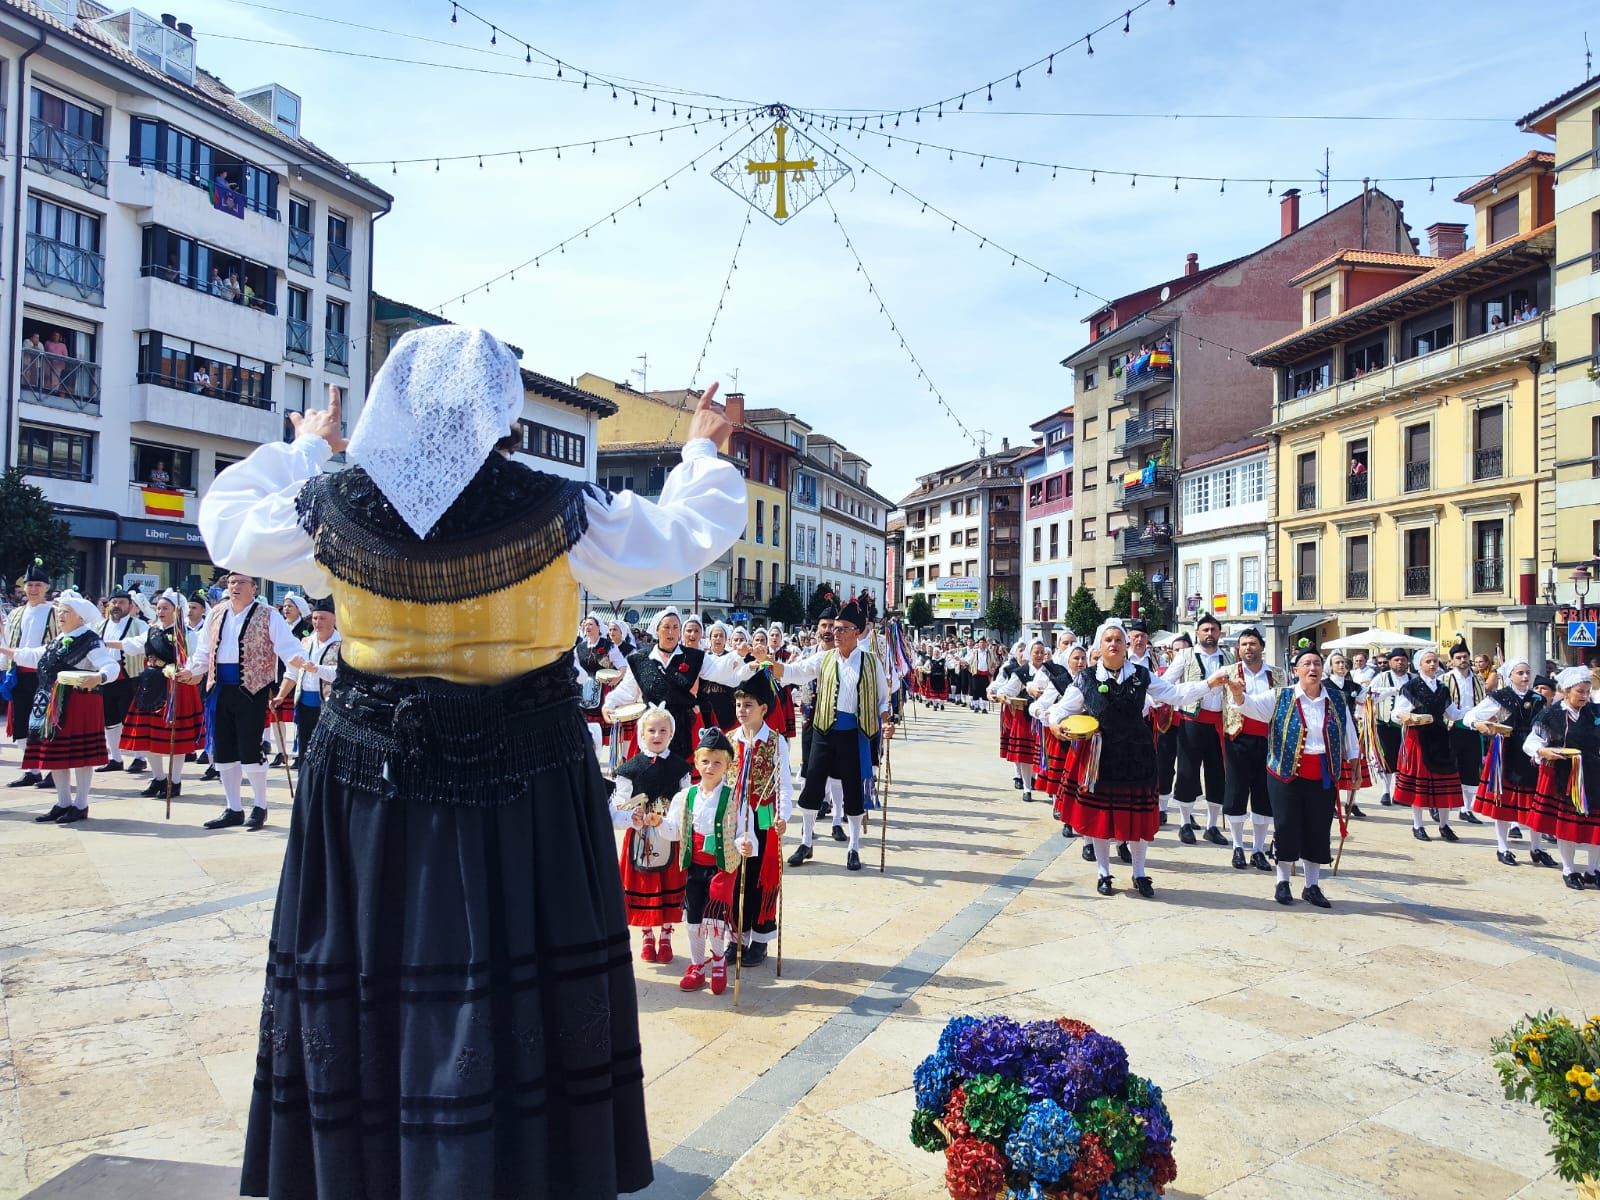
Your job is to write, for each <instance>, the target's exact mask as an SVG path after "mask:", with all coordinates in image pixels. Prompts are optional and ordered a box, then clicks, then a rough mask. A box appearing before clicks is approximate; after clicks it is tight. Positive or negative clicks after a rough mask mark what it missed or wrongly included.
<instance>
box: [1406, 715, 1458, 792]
mask: <svg viewBox="0 0 1600 1200" xmlns="http://www.w3.org/2000/svg"><path fill="white" fill-rule="evenodd" d="M1394 802H1395V803H1396V804H1398V805H1401V806H1402V807H1404V806H1407V805H1409V806H1410V807H1412V808H1451V809H1454V808H1460V807H1461V776H1459V775H1457V774H1456V773H1455V769H1454V768H1452V769H1450V770H1449V771H1435V770H1433V769H1431V768H1430V767H1429V766H1428V764H1427V763H1426V762H1425V761H1423V757H1422V747H1421V746H1420V745H1418V744H1417V732H1416V730H1415V729H1412V728H1410V727H1407V728H1406V730H1405V736H1404V738H1403V739H1402V740H1401V742H1400V764H1399V770H1398V771H1397V772H1396V774H1395V780H1394Z"/></svg>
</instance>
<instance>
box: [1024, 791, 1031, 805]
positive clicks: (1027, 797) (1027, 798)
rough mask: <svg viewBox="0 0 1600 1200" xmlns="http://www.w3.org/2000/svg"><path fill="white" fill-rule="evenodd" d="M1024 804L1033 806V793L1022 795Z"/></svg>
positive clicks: (1025, 792) (1026, 792) (1027, 792)
mask: <svg viewBox="0 0 1600 1200" xmlns="http://www.w3.org/2000/svg"><path fill="white" fill-rule="evenodd" d="M1022 802H1023V803H1024V804H1032V803H1033V793H1032V792H1030V791H1024V792H1023V793H1022Z"/></svg>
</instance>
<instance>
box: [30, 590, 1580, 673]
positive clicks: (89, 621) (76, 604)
mask: <svg viewBox="0 0 1600 1200" xmlns="http://www.w3.org/2000/svg"><path fill="white" fill-rule="evenodd" d="M56 603H57V604H58V605H60V606H61V607H62V608H70V609H71V610H72V611H73V612H74V613H76V614H77V615H78V620H80V621H82V622H83V623H84V624H85V625H87V626H88V627H89V628H91V629H93V628H94V627H95V626H96V625H98V624H99V623H100V618H101V613H100V609H99V608H98V607H97V606H96V605H95V603H94V601H92V600H86V599H85V598H84V597H83V596H82V595H80V594H79V593H78V591H77V590H76V589H74V588H68V589H67V590H66V591H64V592H62V593H61V594H60V595H59V596H57V597H56ZM1584 678H1586V679H1587V678H1588V676H1587V675H1585V676H1584Z"/></svg>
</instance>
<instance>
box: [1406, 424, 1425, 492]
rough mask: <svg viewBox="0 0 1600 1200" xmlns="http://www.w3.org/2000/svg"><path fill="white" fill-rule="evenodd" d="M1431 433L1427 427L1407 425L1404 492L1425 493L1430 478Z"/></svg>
mask: <svg viewBox="0 0 1600 1200" xmlns="http://www.w3.org/2000/svg"><path fill="white" fill-rule="evenodd" d="M1431 441H1432V431H1431V430H1430V429H1429V427H1428V426H1427V425H1425V424H1424V425H1407V426H1406V434H1405V442H1406V477H1405V490H1406V491H1408V492H1422V491H1426V490H1427V489H1428V486H1429V481H1430V480H1431V478H1432V462H1431V459H1432V453H1431V451H1430V448H1429V447H1430V443H1431Z"/></svg>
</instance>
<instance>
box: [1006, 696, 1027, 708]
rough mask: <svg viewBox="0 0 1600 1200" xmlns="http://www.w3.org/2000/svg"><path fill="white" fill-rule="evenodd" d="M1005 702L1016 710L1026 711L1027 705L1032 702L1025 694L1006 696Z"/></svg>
mask: <svg viewBox="0 0 1600 1200" xmlns="http://www.w3.org/2000/svg"><path fill="white" fill-rule="evenodd" d="M1006 703H1007V704H1009V705H1010V706H1011V707H1012V708H1014V709H1016V710H1017V711H1018V712H1027V711H1028V705H1029V704H1031V703H1032V701H1031V700H1029V699H1028V697H1026V696H1007V697H1006Z"/></svg>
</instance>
